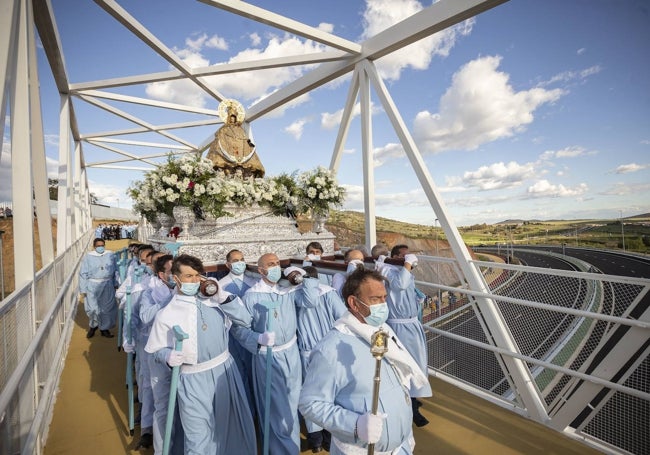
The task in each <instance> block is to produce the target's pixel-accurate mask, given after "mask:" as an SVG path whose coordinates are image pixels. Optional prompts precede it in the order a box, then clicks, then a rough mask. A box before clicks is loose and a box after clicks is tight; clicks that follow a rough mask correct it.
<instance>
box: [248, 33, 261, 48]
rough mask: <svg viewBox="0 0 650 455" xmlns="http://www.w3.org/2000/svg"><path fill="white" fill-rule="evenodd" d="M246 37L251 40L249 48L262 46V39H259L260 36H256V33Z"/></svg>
mask: <svg viewBox="0 0 650 455" xmlns="http://www.w3.org/2000/svg"><path fill="white" fill-rule="evenodd" d="M248 37H249V38H250V40H251V46H253V47H257V46H259V45H260V44H262V38H260V35H258V34H257V33H251V34H250V35H248Z"/></svg>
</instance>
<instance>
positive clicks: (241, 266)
mask: <svg viewBox="0 0 650 455" xmlns="http://www.w3.org/2000/svg"><path fill="white" fill-rule="evenodd" d="M245 270H246V263H245V262H244V261H239V262H233V263H232V264H230V271H231V272H232V273H233V274H235V275H241V274H242V273H244V271H245Z"/></svg>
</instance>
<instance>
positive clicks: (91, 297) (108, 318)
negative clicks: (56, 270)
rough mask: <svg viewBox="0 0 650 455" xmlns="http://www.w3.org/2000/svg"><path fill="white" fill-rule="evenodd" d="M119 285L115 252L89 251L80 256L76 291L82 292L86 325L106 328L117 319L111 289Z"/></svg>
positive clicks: (113, 294)
mask: <svg viewBox="0 0 650 455" xmlns="http://www.w3.org/2000/svg"><path fill="white" fill-rule="evenodd" d="M118 285H119V276H118V273H117V264H116V260H115V255H114V254H113V253H112V252H111V251H104V252H103V253H102V254H99V253H97V252H96V251H90V252H88V253H87V254H86V256H84V258H83V261H82V262H81V268H80V270H79V292H80V293H82V294H86V298H85V299H84V309H85V310H86V314H87V315H88V321H89V326H90V327H99V330H109V329H111V328H112V327H113V326H114V325H115V321H116V319H117V305H116V304H115V288H116V287H117V286H118Z"/></svg>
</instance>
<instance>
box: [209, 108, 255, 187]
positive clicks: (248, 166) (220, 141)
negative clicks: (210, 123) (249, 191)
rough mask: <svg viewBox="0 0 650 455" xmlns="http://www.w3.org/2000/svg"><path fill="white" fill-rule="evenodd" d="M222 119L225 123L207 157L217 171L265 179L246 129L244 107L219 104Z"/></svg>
mask: <svg viewBox="0 0 650 455" xmlns="http://www.w3.org/2000/svg"><path fill="white" fill-rule="evenodd" d="M219 116H220V117H221V119H222V120H223V123H224V124H223V126H222V127H221V128H219V129H218V130H217V132H216V133H215V135H214V141H212V144H210V150H209V151H208V155H207V158H208V159H209V160H211V161H212V163H213V166H214V169H215V170H216V171H219V170H221V171H223V172H224V173H225V174H226V175H230V176H235V175H240V174H241V176H243V177H245V178H246V177H251V176H252V177H264V166H262V162H261V161H260V159H259V157H258V156H257V153H256V152H255V144H253V142H252V141H251V140H250V138H249V137H248V134H246V131H245V130H244V128H243V127H242V122H243V121H244V118H245V114H244V107H243V106H242V105H241V104H240V103H239V102H238V101H235V100H223V101H222V102H221V103H219Z"/></svg>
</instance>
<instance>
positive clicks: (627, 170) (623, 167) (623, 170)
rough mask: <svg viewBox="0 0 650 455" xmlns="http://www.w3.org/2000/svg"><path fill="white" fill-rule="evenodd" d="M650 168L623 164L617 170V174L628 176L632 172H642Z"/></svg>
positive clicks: (649, 166) (647, 165) (643, 165)
mask: <svg viewBox="0 0 650 455" xmlns="http://www.w3.org/2000/svg"><path fill="white" fill-rule="evenodd" d="M648 168H650V164H636V163H629V164H621V165H620V166H618V167H617V168H616V171H615V172H616V173H617V174H628V173H630V172H637V171H642V170H643V169H648Z"/></svg>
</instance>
